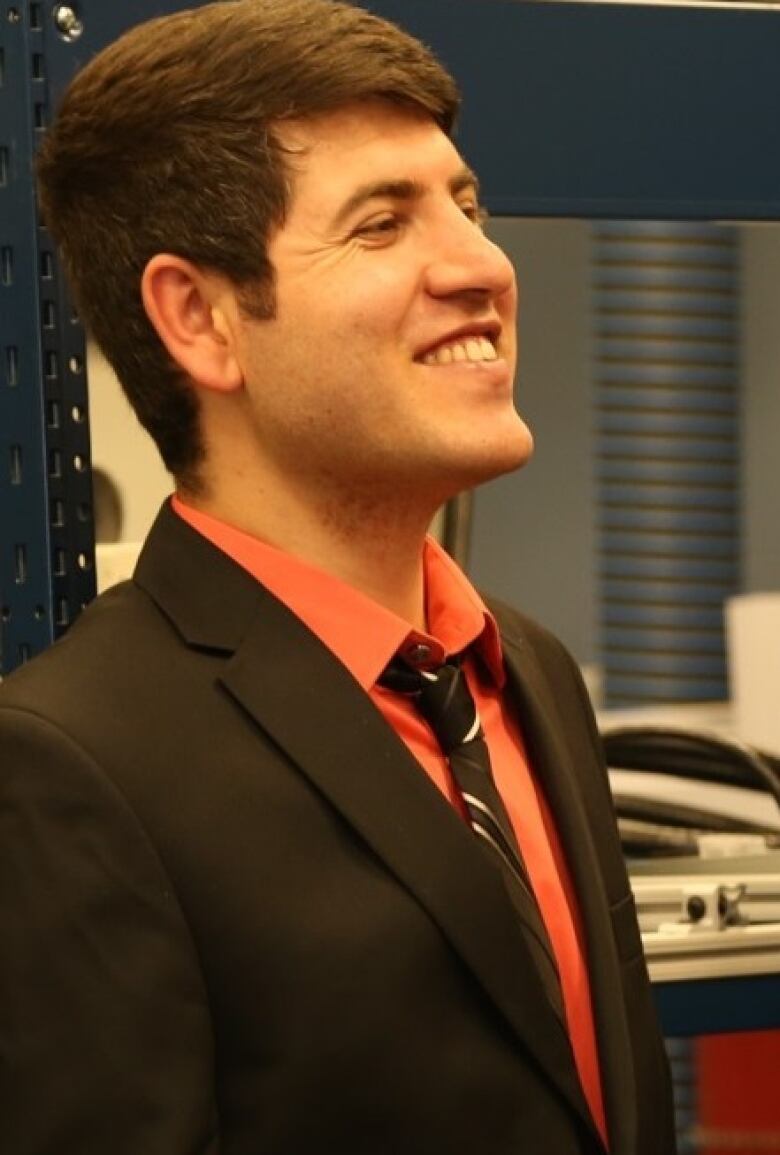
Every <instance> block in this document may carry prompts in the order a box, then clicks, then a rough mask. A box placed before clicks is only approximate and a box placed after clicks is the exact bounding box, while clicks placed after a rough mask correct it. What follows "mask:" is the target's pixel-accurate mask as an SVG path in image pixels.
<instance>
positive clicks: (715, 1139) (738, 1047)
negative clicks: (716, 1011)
mask: <svg viewBox="0 0 780 1155" xmlns="http://www.w3.org/2000/svg"><path fill="white" fill-rule="evenodd" d="M696 1084H697V1099H698V1111H697V1114H698V1128H697V1134H698V1137H699V1140H700V1145H699V1146H698V1147H697V1148H696V1149H697V1151H699V1152H701V1153H702V1155H733V1153H734V1152H739V1153H740V1155H768V1153H771V1152H775V1153H777V1155H780V1031H751V1032H747V1033H744V1034H732V1035H707V1036H706V1037H704V1038H701V1039H699V1040H698V1041H697V1043H696Z"/></svg>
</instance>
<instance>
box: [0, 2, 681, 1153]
mask: <svg viewBox="0 0 780 1155" xmlns="http://www.w3.org/2000/svg"><path fill="white" fill-rule="evenodd" d="M456 107H457V97H456V93H455V89H454V86H453V83H452V81H451V79H450V78H449V76H448V75H447V74H446V73H445V72H444V71H443V70H442V68H441V67H440V66H439V65H438V64H437V63H436V62H435V61H434V60H433V59H432V57H431V56H430V54H429V53H428V52H427V50H426V49H424V48H423V47H422V46H421V45H420V44H418V43H417V42H415V41H414V40H412V39H410V38H409V37H408V36H406V35H405V34H403V33H401V32H400V31H399V30H397V29H395V28H394V27H393V26H391V25H388V24H386V23H385V22H383V21H381V20H378V19H376V18H375V17H373V16H370V15H369V14H368V13H366V12H365V11H363V10H361V9H359V8H353V7H351V6H349V5H344V4H339V3H330V2H329V0H290V2H289V3H284V4H280V3H279V2H278V0H238V2H237V3H223V4H216V5H210V6H207V7H203V8H201V9H198V10H195V11H193V12H186V13H179V14H178V15H175V16H172V17H169V18H165V19H162V20H158V21H155V22H152V23H150V24H148V25H146V26H143V27H140V28H138V29H136V30H134V31H133V32H131V33H130V34H129V35H127V36H126V37H124V38H123V39H122V40H120V41H119V42H117V43H116V44H115V45H113V46H112V47H110V48H109V49H108V50H107V51H105V52H104V53H102V54H101V55H100V56H99V57H98V58H96V59H95V60H94V61H93V62H92V63H91V64H90V65H89V66H88V67H87V68H86V69H85V70H84V71H83V73H82V74H81V75H80V76H79V77H78V78H77V79H76V81H75V82H74V84H73V85H72V87H71V89H70V91H69V93H68V94H67V95H66V98H65V101H64V103H63V106H62V109H61V111H60V114H59V117H58V120H57V122H56V123H55V125H54V127H53V129H52V130H51V132H50V134H49V136H48V139H47V142H46V144H45V146H44V150H43V154H42V157H41V165H40V177H41V196H42V205H43V210H44V213H45V216H46V218H47V220H48V221H49V222H50V225H51V227H52V228H53V229H54V230H55V232H56V234H57V238H58V240H59V241H60V243H61V245H62V248H63V252H64V255H65V258H66V261H67V263H68V266H69V269H70V273H71V277H72V281H73V284H74V288H75V292H76V295H77V297H78V300H79V304H80V308H81V311H82V315H83V317H84V318H85V320H86V322H87V324H88V325H89V327H90V329H91V330H92V332H93V334H94V336H95V337H96V339H97V340H98V341H99V342H100V344H101V345H102V347H103V349H104V351H105V352H106V354H107V356H108V357H109V359H110V360H111V361H112V363H113V364H114V367H115V368H116V370H117V372H118V374H119V377H120V379H121V380H122V382H123V385H124V387H125V389H126V391H127V394H128V396H129V398H130V400H131V402H132V404H133V405H134V407H135V409H136V412H137V414H138V416H139V417H140V419H141V420H142V422H143V423H144V424H145V425H146V427H147V428H148V429H149V431H150V432H151V433H152V435H153V436H154V437H155V439H156V441H157V444H158V446H159V448H160V451H161V453H162V455H163V457H164V459H165V461H166V464H167V465H168V466H169V468H170V469H171V471H172V472H173V474H174V476H175V478H176V490H177V492H176V496H175V498H174V499H173V503H172V504H166V506H165V507H164V508H163V510H162V512H161V513H160V516H159V518H158V520H157V522H156V524H155V526H154V527H153V529H152V531H151V534H150V536H149V539H148V541H147V543H146V546H145V549H144V552H143V554H142V556H141V559H140V561H139V564H138V568H137V571H136V574H135V576H134V578H133V581H132V582H130V583H126V584H125V585H123V586H120V587H118V588H116V589H115V590H113V591H111V592H109V593H108V594H107V595H105V596H104V597H102V598H100V599H98V601H97V602H96V603H95V604H94V605H93V606H91V607H90V608H89V609H88V610H87V611H86V612H85V613H84V615H83V616H82V617H81V619H80V620H79V622H78V623H77V624H76V625H75V626H74V627H73V629H72V630H71V631H70V633H69V634H68V636H67V637H66V638H65V639H64V640H63V641H62V642H60V643H58V644H57V645H55V646H54V647H52V649H51V650H50V651H49V652H48V653H47V654H46V655H44V656H43V657H42V658H41V659H39V660H38V661H36V662H33V663H31V664H30V665H29V666H28V667H26V668H25V669H24V670H22V671H20V672H19V673H18V674H17V675H15V676H14V677H13V678H11V679H9V681H8V682H7V684H6V685H4V686H3V688H2V692H1V693H0V766H1V767H2V770H1V771H0V919H2V927H3V947H2V951H0V1120H2V1123H1V1124H0V1126H1V1127H2V1139H3V1142H2V1149H3V1152H4V1155H44V1153H47V1155H98V1153H100V1155H104V1153H106V1152H111V1153H112V1155H124V1153H127V1155H130V1153H133V1155H140V1153H143V1155H185V1153H187V1155H189V1153H191V1152H198V1153H204V1155H205V1153H209V1155H213V1153H216V1152H220V1153H221V1155H257V1153H258V1152H269V1153H273V1155H287V1153H290V1155H292V1153H296V1155H297V1153H300V1155H303V1153H304V1152H305V1153H307V1155H309V1153H311V1152H313V1151H326V1152H338V1153H339V1155H346V1153H348V1152H354V1153H360V1155H366V1153H369V1152H370V1153H377V1155H380V1153H387V1155H390V1153H393V1155H397V1153H404V1155H414V1153H418V1152H419V1153H420V1155H422V1153H423V1152H425V1153H426V1155H429V1153H432V1152H436V1153H438V1152H448V1153H450V1152H452V1153H461V1152H462V1153H464V1155H465V1153H466V1152H480V1153H484V1155H493V1153H495V1155H499V1153H502V1155H503V1153H507V1155H508V1153H510V1152H513V1153H514V1152H534V1153H542V1152H544V1153H545V1155H575V1153H576V1155H595V1153H597V1152H603V1151H604V1149H605V1147H608V1149H609V1150H610V1151H611V1152H614V1153H615V1155H668V1153H670V1152H672V1151H673V1150H674V1139H673V1132H672V1124H671V1112H670V1105H669V1089H668V1079H667V1069H666V1063H665V1058H664V1053H663V1048H662V1043H661V1040H660V1038H659V1035H658V1030H657V1025H656V1022H655V1017H654V1013H653V1009H652V1002H651V997H650V991H649V984H648V981H647V974H646V970H645V966H644V962H643V958H642V952H641V943H640V939H639V934H638V931H637V925H636V920H635V915H634V910H633V905H632V901H631V897H630V892H629V889H628V882H627V878H626V874H625V870H624V867H623V863H622V859H621V855H620V847H619V844H618V841H617V837H616V833H615V826H614V822H613V819H612V814H611V806H610V797H609V790H608V785H607V780H606V775H605V772H604V768H603V764H602V760H601V755H600V752H599V744H598V738H597V734H596V731H595V727H594V724H593V718H592V714H591V712H590V709H589V706H588V704H587V698H586V695H585V692H584V690H583V688H582V683H581V680H580V678H579V675H578V672H577V670H576V667H575V665H574V663H573V662H572V660H571V659H570V658H569V657H568V655H567V654H566V653H565V652H564V651H563V649H562V647H561V646H560V645H559V644H558V643H557V642H556V641H555V640H554V639H553V638H551V637H550V636H549V635H548V634H546V633H545V632H543V631H542V630H541V629H540V628H539V627H537V626H535V625H533V624H532V623H530V622H528V621H527V620H526V619H524V618H522V617H520V616H519V615H517V614H515V613H512V612H511V611H508V610H506V609H502V608H501V607H494V613H495V617H494V616H492V615H491V614H490V613H489V612H488V611H487V609H486V608H485V607H484V605H483V603H482V602H481V600H480V599H479V597H478V595H477V594H476V593H475V592H474V591H473V590H472V589H471V587H470V586H469V585H468V583H467V582H466V580H465V578H464V577H463V575H462V574H460V573H459V572H458V571H457V570H456V568H455V567H454V566H453V565H452V563H451V562H449V561H448V560H447V559H446V557H445V556H444V555H443V554H442V553H441V551H440V550H438V548H437V547H435V545H433V543H431V542H426V538H425V533H426V527H427V526H428V524H429V522H430V520H431V517H432V515H433V514H434V511H435V510H436V509H437V507H438V506H439V505H440V504H441V503H442V502H443V501H445V500H447V499H448V498H450V497H452V496H453V495H454V494H455V493H457V492H459V491H460V490H462V489H464V488H466V487H469V486H472V485H474V484H476V483H478V482H480V481H483V480H485V479H486V478H489V477H492V476H494V475H496V474H499V473H502V472H505V471H507V470H510V469H514V468H517V467H518V466H520V465H522V464H523V463H524V461H525V460H526V459H527V457H528V455H529V453H530V451H531V438H530V435H529V433H528V431H527V429H526V427H525V425H524V424H523V422H522V420H521V419H520V418H519V416H518V415H517V413H516V411H515V409H514V406H513V402H512V380H513V374H514V367H515V308H516V289H515V281H514V274H513V271H512V268H511V266H510V264H509V262H508V261H507V259H506V257H505V256H504V255H503V254H502V253H501V252H500V251H499V250H498V249H497V248H496V247H495V246H494V245H493V244H492V243H491V242H490V241H489V240H488V239H487V238H486V237H485V236H484V234H483V232H482V230H481V227H480V222H481V210H480V207H479V200H478V194H477V183H476V178H475V177H474V175H473V173H471V171H470V170H469V169H468V167H467V166H466V165H465V163H464V161H463V160H462V158H461V157H460V156H459V154H458V152H457V151H456V149H455V147H454V145H453V143H452V141H451V139H450V135H449V134H450V130H451V127H452V122H453V118H454V114H455V111H456ZM496 618H497V619H498V622H499V624H500V628H501V631H502V637H499V632H498V629H497V627H496ZM445 659H449V661H448V662H447V663H446V664H445ZM399 672H400V677H401V681H402V682H403V679H404V678H405V679H406V682H405V683H404V684H403V685H401V684H399V682H398V677H399ZM446 678H450V679H451V681H450V682H449V683H446ZM464 679H465V683H464ZM445 683H446V685H449V686H451V687H452V694H454V693H455V686H456V685H457V687H458V691H457V692H458V694H459V695H462V691H463V689H464V685H465V687H466V690H467V692H466V699H467V708H468V709H470V710H471V712H472V717H473V710H474V704H473V701H472V698H471V697H469V692H470V694H471V695H472V696H473V698H474V699H476V702H477V705H478V707H479V710H480V713H481V716H482V722H483V726H484V733H485V736H486V739H487V750H488V753H489V758H490V762H491V763H492V769H491V768H490V767H486V766H485V763H484V761H483V762H479V765H477V762H478V761H479V758H482V757H483V754H484V751H485V742H484V741H483V739H482V737H481V731H480V730H479V727H478V725H477V724H476V722H474V724H473V725H472V724H470V727H469V734H468V735H460V736H458V738H457V740H456V741H454V742H452V741H450V739H448V738H445V737H444V736H442V732H441V728H440V725H439V722H438V721H436V722H434V714H433V712H432V707H431V708H430V710H429V712H428V713H425V710H428V707H427V706H425V705H424V704H425V703H426V702H428V701H429V697H430V695H429V694H428V692H429V691H430V688H431V686H432V685H433V686H435V687H436V690H435V691H434V692H435V693H438V689H439V688H440V687H441V686H445ZM404 686H405V688H404ZM445 688H446V686H445ZM426 694H428V697H426ZM452 694H451V693H450V690H449V689H446V693H445V695H444V696H445V698H446V702H445V705H449V704H451V703H452V702H454V700H455V699H454V697H453V696H452ZM445 751H446V753H447V754H448V755H449V757H446V756H445ZM464 751H465V762H466V763H468V762H469V759H470V760H471V772H473V773H474V774H476V778H475V779H474V781H475V782H476V785H475V786H474V788H473V789H474V793H472V791H471V787H467V786H464V785H463V781H464V779H463V778H462V777H461V775H462V774H463V773H468V772H469V771H468V769H466V770H464V769H463V766H464V758H463V757H462V755H463V754H464ZM478 753H479V758H478ZM475 766H476V770H475ZM477 779H478V781H477ZM483 788H484V790H485V791H487V793H485V794H484V795H481V794H479V791H480V790H481V789H483ZM532 889H533V891H534V892H535V897H533V896H532V894H531V890H532ZM537 902H538V906H537Z"/></svg>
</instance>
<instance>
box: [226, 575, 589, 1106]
mask: <svg viewBox="0 0 780 1155" xmlns="http://www.w3.org/2000/svg"><path fill="white" fill-rule="evenodd" d="M221 681H222V683H223V685H224V686H225V687H226V688H227V689H228V690H229V692H230V693H231V694H232V695H233V696H234V697H235V698H236V700H237V701H239V702H240V703H241V705H242V706H243V708H244V709H245V710H246V711H247V712H248V713H249V714H250V715H251V716H252V717H253V718H254V720H255V721H256V722H257V723H258V725H260V726H261V727H262V728H263V730H265V731H266V732H267V733H268V734H269V735H270V736H271V738H272V739H273V740H274V741H275V742H276V743H277V745H279V746H280V747H281V748H282V749H283V750H284V751H285V752H286V753H287V755H288V756H289V757H290V758H291V759H292V760H293V761H294V762H295V763H296V765H297V766H298V767H299V769H300V770H301V771H302V772H303V773H304V774H305V775H306V776H307V777H308V778H309V779H310V780H311V781H312V782H313V783H314V785H315V786H317V788H318V789H319V790H320V791H321V792H322V793H323V794H324V795H325V796H326V797H327V799H328V800H329V802H330V803H331V804H332V805H333V806H335V807H336V808H337V809H338V810H339V812H340V813H341V815H342V816H343V817H344V818H345V819H346V820H347V821H348V822H349V823H350V824H351V825H352V826H353V828H354V829H355V830H356V831H357V832H358V833H359V835H360V836H361V837H362V838H363V839H364V840H365V842H366V843H368V845H370V846H371V848H372V849H373V851H374V852H375V853H376V854H377V855H378V856H379V857H380V858H381V859H382V860H383V861H384V863H385V865H386V866H387V867H388V868H389V869H390V871H391V872H392V873H393V874H394V875H395V877H396V878H397V879H398V880H399V882H400V883H401V884H402V885H403V886H404V887H405V888H406V889H407V890H408V891H409V892H410V893H411V894H412V895H413V896H414V897H415V899H416V900H417V901H418V902H419V903H420V904H421V905H422V906H423V907H424V908H425V910H426V911H427V912H428V914H429V915H430V917H431V918H432V919H433V921H434V922H435V923H436V924H437V926H438V927H439V929H440V930H441V932H442V933H443V935H444V936H445V937H446V938H447V939H448V941H449V942H450V944H451V946H452V947H453V949H454V950H455V951H456V952H457V953H458V954H459V955H460V957H461V958H462V960H463V961H464V962H465V963H466V965H467V966H468V967H469V968H470V969H471V971H472V973H473V974H474V976H475V978H476V979H477V981H478V982H479V983H480V985H481V986H482V988H483V989H484V991H485V992H486V994H487V995H488V996H489V997H490V998H491V999H492V1001H493V1002H494V1004H495V1005H496V1006H497V1008H498V1009H499V1011H500V1012H501V1013H502V1014H503V1015H504V1017H505V1018H506V1019H507V1020H508V1022H509V1024H510V1025H511V1026H512V1028H513V1029H514V1031H515V1032H516V1034H517V1035H518V1036H519V1037H520V1039H521V1041H522V1042H523V1044H524V1045H525V1047H526V1048H527V1050H528V1051H529V1052H530V1053H531V1054H532V1056H533V1058H534V1060H535V1061H536V1062H537V1064H538V1065H539V1066H540V1067H541V1068H542V1069H543V1070H544V1072H545V1073H546V1074H547V1076H548V1077H549V1079H550V1080H551V1081H552V1082H553V1083H554V1084H555V1086H556V1087H557V1088H558V1090H559V1092H560V1093H561V1094H562V1095H563V1097H564V1098H565V1099H566V1100H567V1101H568V1102H569V1104H570V1105H571V1106H573V1107H574V1109H575V1110H576V1111H578V1112H579V1114H580V1115H581V1116H582V1117H583V1118H584V1119H585V1120H586V1121H588V1122H589V1116H588V1111H587V1107H586V1106H585V1103H584V1100H583V1097H582V1092H581V1089H580V1086H579V1082H578V1079H577V1076H576V1072H575V1070H574V1067H573V1061H572V1056H571V1049H570V1045H569V1042H568V1039H567V1037H566V1035H565V1033H564V1031H563V1028H562V1026H561V1024H560V1022H559V1020H558V1019H557V1017H556V1015H555V1013H554V1012H553V1010H552V1008H551V1006H550V1004H549V1001H548V998H547V995H546V993H545V991H544V988H543V986H542V983H541V980H540V978H539V975H538V973H537V971H536V969H535V967H534V965H533V962H532V961H531V958H530V955H529V953H528V948H527V947H526V945H525V942H524V940H523V935H522V931H521V929H520V927H519V925H518V918H517V911H516V909H515V907H514V906H513V905H512V901H511V899H510V898H509V895H508V893H507V891H506V887H505V885H504V882H503V879H502V876H501V874H500V872H499V871H497V870H496V869H495V866H494V865H493V863H492V862H491V861H490V860H489V859H488V857H487V856H486V855H485V854H484V852H483V850H482V848H481V847H480V846H479V844H478V842H477V840H476V839H475V838H474V837H473V835H472V834H471V832H470V830H469V829H468V827H467V826H466V825H465V823H464V822H463V821H462V820H461V819H460V818H459V816H458V815H457V814H456V813H455V811H454V810H453V809H452V807H450V806H449V804H448V803H447V802H446V801H445V799H444V798H443V797H442V796H441V794H440V793H439V791H438V790H437V789H436V787H435V786H434V785H433V784H432V783H431V781H430V780H429V779H428V777H427V775H426V774H425V773H424V772H423V771H422V770H421V768H420V766H419V765H418V764H417V762H416V761H415V760H414V758H412V756H411V755H410V754H409V752H408V751H407V749H406V747H405V746H404V745H403V743H402V742H401V741H400V739H399V738H398V737H397V736H396V735H395V733H394V732H393V731H392V730H391V728H390V727H389V726H388V725H387V723H386V722H385V720H384V718H383V717H382V716H381V714H380V713H379V711H378V710H376V708H375V707H374V705H373V703H372V702H371V701H370V699H369V698H367V696H366V695H365V693H364V691H363V690H362V689H361V688H360V686H359V685H358V684H357V683H356V682H355V681H354V679H353V678H352V677H351V675H350V674H349V673H348V671H347V670H346V669H345V668H344V666H342V665H341V663H340V662H338V661H337V659H336V658H335V657H333V655H332V654H331V653H330V652H329V651H328V650H327V649H326V648H325V647H324V646H322V645H321V644H320V643H319V642H317V641H316V639H315V638H314V637H313V636H312V634H311V633H310V631H309V630H308V629H306V627H305V626H303V624H302V623H300V622H299V621H298V619H296V618H295V617H294V616H293V615H292V614H290V613H289V611H287V610H286V608H285V607H284V606H282V605H281V604H280V603H278V602H276V601H275V599H271V598H270V597H269V599H268V604H267V605H264V606H263V610H262V612H261V613H260V614H259V616H258V618H257V620H256V622H255V623H254V625H253V627H252V628H251V630H250V632H249V634H248V635H247V637H246V639H245V641H244V643H243V644H242V645H241V647H240V648H239V650H238V652H237V653H236V654H235V656H234V658H233V659H232V660H231V661H230V662H229V663H228V664H227V666H226V669H225V672H224V674H223V675H222V678H221ZM290 687H295V689H294V690H291V688H290Z"/></svg>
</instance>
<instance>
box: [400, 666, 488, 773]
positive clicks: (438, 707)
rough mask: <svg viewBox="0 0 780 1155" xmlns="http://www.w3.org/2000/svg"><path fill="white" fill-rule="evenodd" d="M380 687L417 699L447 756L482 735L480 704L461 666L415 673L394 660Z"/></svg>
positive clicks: (419, 707) (420, 709) (421, 711)
mask: <svg viewBox="0 0 780 1155" xmlns="http://www.w3.org/2000/svg"><path fill="white" fill-rule="evenodd" d="M379 684H380V685H381V686H386V687H387V688H388V689H390V690H395V691H396V692H397V693H401V694H409V695H412V696H413V697H414V699H415V702H416V704H417V707H418V709H419V711H420V713H421V714H422V716H423V717H424V718H425V720H426V722H427V723H428V725H429V726H430V727H431V729H432V730H433V732H434V734H435V735H436V738H437V740H438V742H439V745H440V746H441V748H442V750H443V751H444V754H445V755H447V756H449V754H451V752H452V751H453V750H455V749H457V747H458V746H463V745H464V744H465V743H466V742H472V741H473V740H474V739H475V738H477V737H480V736H481V734H482V729H481V726H480V724H479V714H478V713H477V707H476V704H475V702H474V699H473V698H472V696H471V691H470V690H469V688H468V685H467V684H466V678H465V676H464V674H463V671H462V670H461V668H460V665H459V664H458V663H457V662H445V663H444V664H443V665H441V666H437V667H436V669H433V670H415V669H412V667H411V666H408V665H407V664H406V663H405V662H404V661H402V660H401V659H398V658H393V660H392V661H391V662H390V664H389V665H388V666H387V668H386V669H385V671H384V673H383V674H382V675H381V677H380V678H379Z"/></svg>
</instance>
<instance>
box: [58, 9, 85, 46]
mask: <svg viewBox="0 0 780 1155" xmlns="http://www.w3.org/2000/svg"><path fill="white" fill-rule="evenodd" d="M54 23H55V24H56V25H57V30H58V31H59V32H61V33H62V35H63V36H64V37H65V39H66V40H78V38H79V36H81V33H82V32H83V31H84V25H83V24H82V23H81V21H80V20H79V18H78V15H77V14H76V12H75V10H74V9H73V8H71V6H70V5H69V4H58V5H57V6H56V8H55V9H54Z"/></svg>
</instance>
